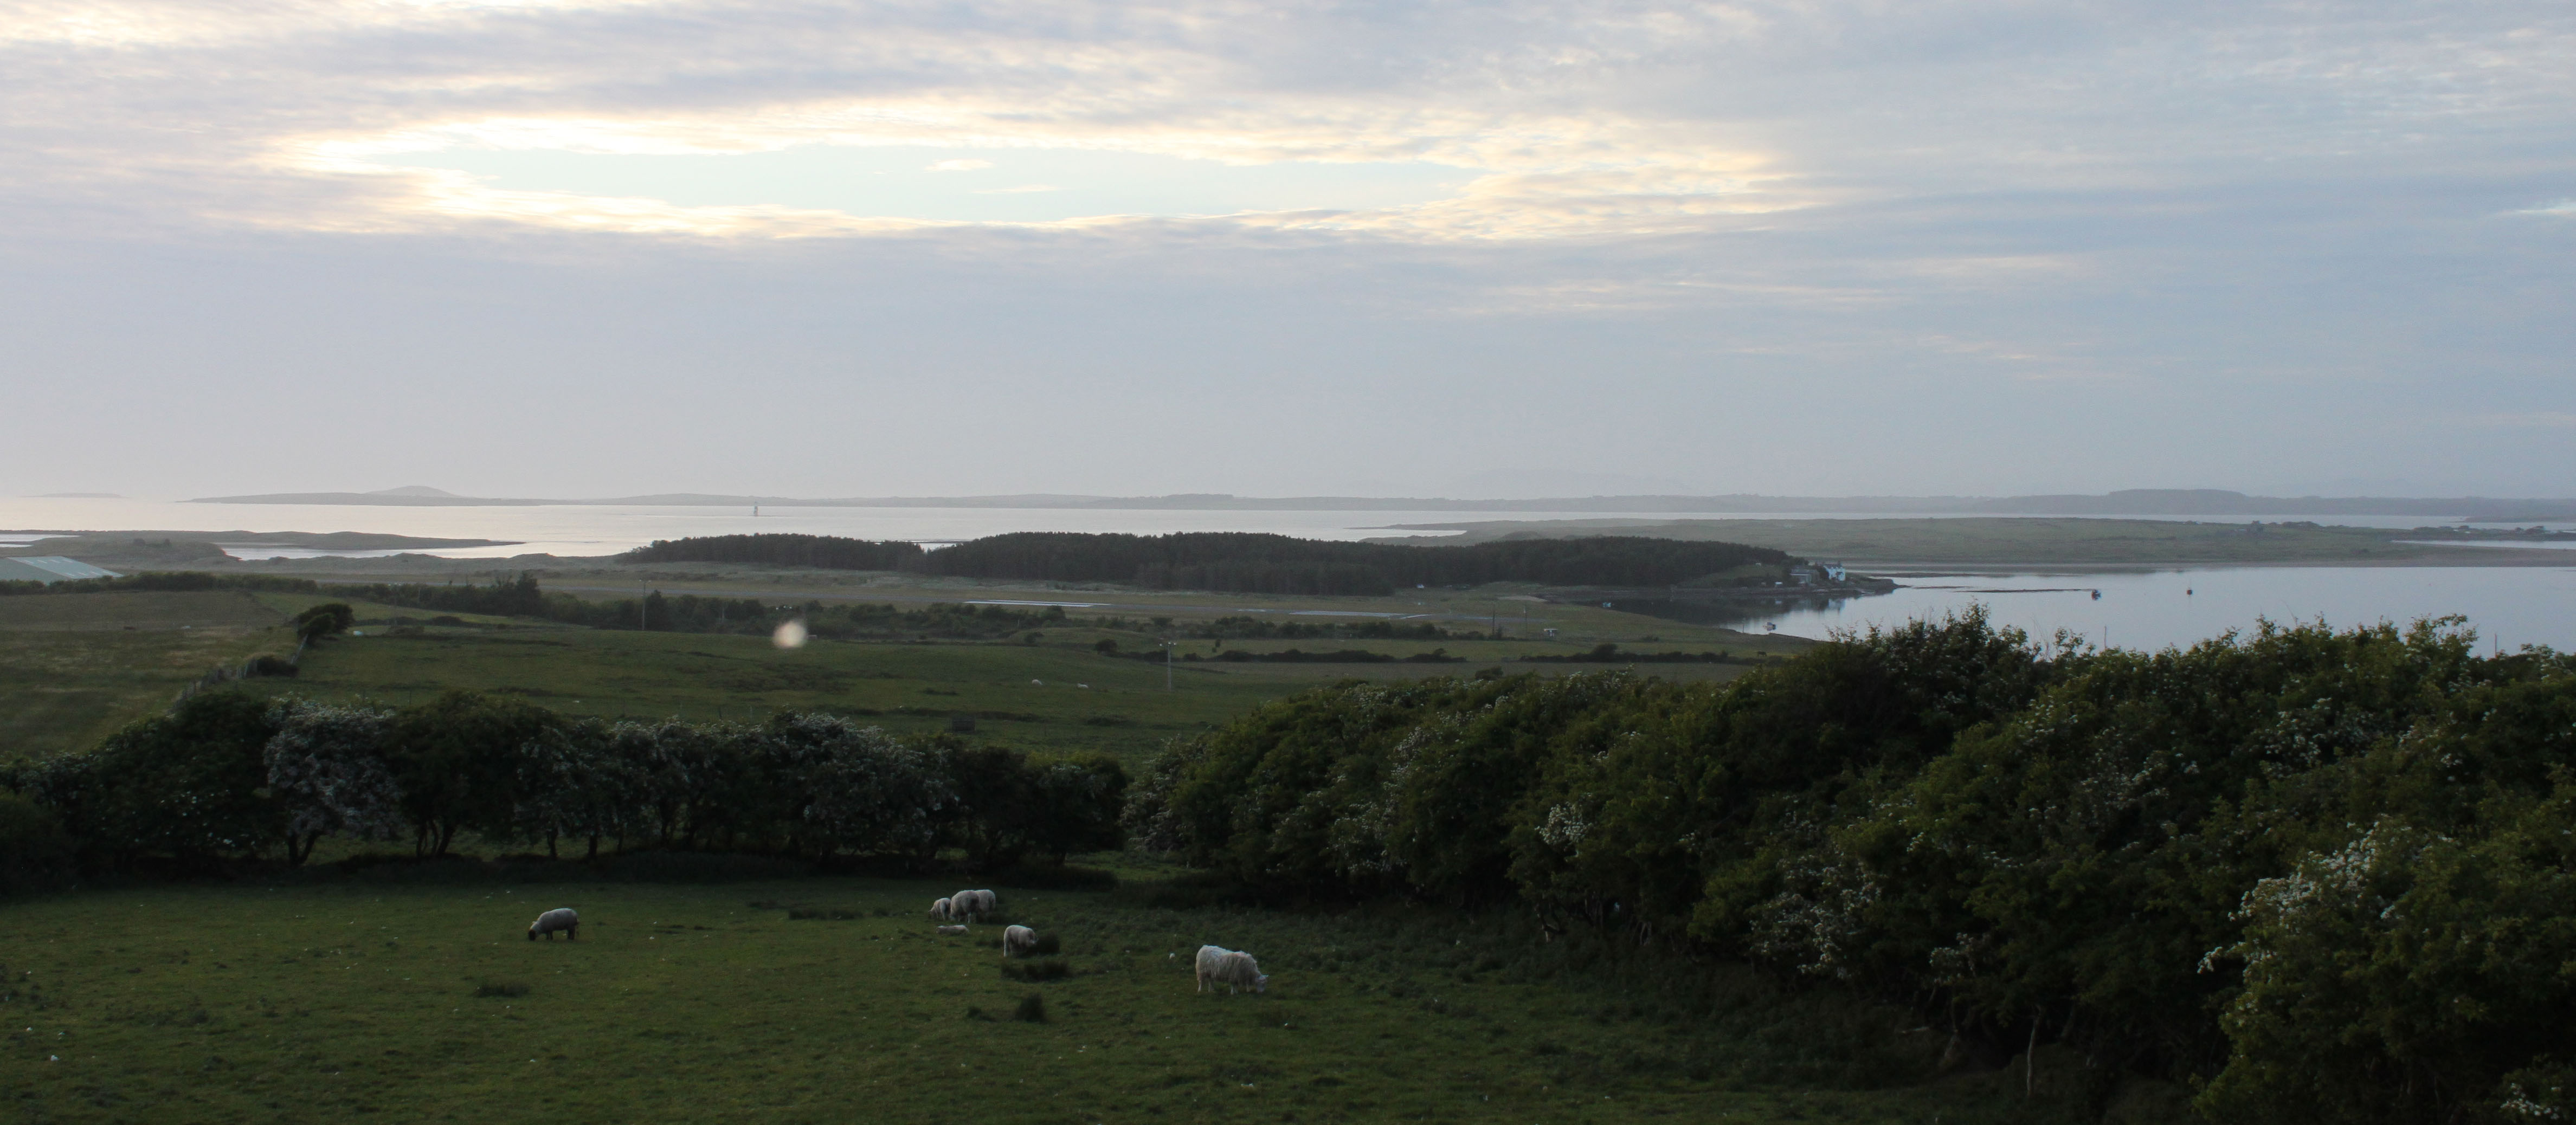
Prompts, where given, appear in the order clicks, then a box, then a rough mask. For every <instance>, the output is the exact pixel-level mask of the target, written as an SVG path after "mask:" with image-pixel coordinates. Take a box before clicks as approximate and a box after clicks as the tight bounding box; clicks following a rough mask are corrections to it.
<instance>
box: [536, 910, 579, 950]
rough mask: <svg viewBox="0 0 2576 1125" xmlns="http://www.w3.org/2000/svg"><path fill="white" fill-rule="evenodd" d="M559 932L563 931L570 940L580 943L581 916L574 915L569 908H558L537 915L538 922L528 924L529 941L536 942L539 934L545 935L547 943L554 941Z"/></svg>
mask: <svg viewBox="0 0 2576 1125" xmlns="http://www.w3.org/2000/svg"><path fill="white" fill-rule="evenodd" d="M557 930H562V931H563V935H564V937H565V938H566V939H568V940H572V941H580V940H581V915H579V914H575V913H573V912H572V908H571V907H569V906H558V907H556V908H554V909H552V910H549V911H546V912H545V913H543V914H540V915H537V920H536V921H534V922H530V923H528V940H529V941H535V940H537V935H538V934H544V935H546V940H547V941H553V940H554V939H555V931H557Z"/></svg>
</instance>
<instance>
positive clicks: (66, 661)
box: [0, 593, 295, 759]
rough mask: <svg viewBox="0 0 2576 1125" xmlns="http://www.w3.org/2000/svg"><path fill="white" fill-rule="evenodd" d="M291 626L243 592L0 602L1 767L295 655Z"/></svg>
mask: <svg viewBox="0 0 2576 1125" xmlns="http://www.w3.org/2000/svg"><path fill="white" fill-rule="evenodd" d="M281 620H282V617H281V615H279V614H278V613H276V612H275V611H273V610H271V609H269V608H267V607H266V606H264V605H262V604H260V603H259V602H258V601H256V600H254V599H252V598H251V597H250V596H248V595H245V594H239V593H193V594H182V593H128V594H80V595H70V596H48V595H28V596H19V597H8V598H0V759H6V758H11V757H16V756H18V755H21V754H26V755H37V754H46V753H52V752H54V751H57V750H62V749H67V748H71V747H76V746H86V745H89V744H90V743H92V742H95V741H97V740H98V739H99V738H100V737H102V736H104V735H106V734H107V733H108V732H109V731H112V730H115V729H116V728H117V727H119V726H121V725H123V724H124V723H126V722H128V721H130V720H132V719H133V718H135V717H136V716H138V715H143V714H148V713H150V712H152V711H153V710H156V709H158V708H160V707H162V706H163V705H165V704H167V703H168V702H169V701H170V699H171V697H172V696H174V695H177V694H178V692H179V689H180V688H181V687H184V686H186V685H187V684H188V683H190V682H192V681H194V680H196V679H197V678H198V677H200V676H203V675H205V674H206V673H207V672H208V671H210V670H212V669H214V668H216V667H218V666H222V665H228V664H239V663H241V662H242V661H244V660H247V659H249V658H250V657H251V656H253V655H256V654H258V653H261V652H279V653H283V652H287V651H291V650H292V649H293V647H294V643H295V642H294V638H293V637H291V636H289V635H287V634H286V632H285V631H284V630H282V629H274V628H272V626H274V625H276V624H277V623H278V622H279V621H281ZM183 625H184V626H187V628H181V626H183Z"/></svg>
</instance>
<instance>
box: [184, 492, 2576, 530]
mask: <svg viewBox="0 0 2576 1125" xmlns="http://www.w3.org/2000/svg"><path fill="white" fill-rule="evenodd" d="M189 503H192V504H336V505H378V506H384V505H392V506H403V507H449V506H453V507H473V506H483V507H489V506H499V505H513V506H517V505H539V504H587V505H609V504H617V505H635V506H648V505H649V506H689V507H709V508H728V507H732V508H747V507H751V506H753V505H759V506H761V507H766V508H1058V509H1063V508H1077V509H1078V508H1102V509H1129V510H1184V511H1192V510H1194V511H1389V512H1404V511H1412V512H1420V511H1441V512H1622V513H1624V512H1689V513H1737V514H1766V515H1768V514H1781V515H1788V514H1799V513H1804V514H1817V515H1835V514H1845V513H1851V514H1858V513H1877V514H1886V515H1909V514H1910V515H1965V514H1985V515H2030V516H2243V517H2247V518H2252V519H2260V518H2265V517H2281V516H2419V517H2427V518H2435V519H2447V520H2460V521H2474V522H2513V521H2517V520H2532V521H2542V520H2569V519H2576V499H2560V500H2512V499H2498V498H2492V497H2483V496H2458V497H2435V498H2424V497H2384V496H2248V495H2246V494H2244V493H2242V492H2231V491H2228V490H2225V489H2216V488H2134V489H2126V490H2123V491H2119V492H2111V493H2105V494H2102V495H2083V494H2067V495H2050V496H2004V497H1985V496H1754V495H1746V494H1733V495H1723V496H1582V497H1566V496H1560V497H1540V498H1533V499H1526V500H1454V499H1447V498H1435V497H1374V496H1279V497H1263V496H1234V495H1229V494H1226V493H1183V494H1178V495H1171V496H1072V495H1064V494H1060V493H1023V494H1019V495H1012V496H873V497H845V498H840V499H823V500H816V499H806V498H800V497H794V496H736V495H725V494H716V493H701V492H665V493H656V494H653V495H649V496H616V497H603V498H595V499H526V498H509V497H493V496H459V495H456V494H455V493H452V492H446V491H442V490H440V489H436V488H431V487H429V486H427V485H417V484H415V485H405V486H403V487H401V488H388V489H384V490H382V491H378V492H272V493H266V494H263V495H258V496H208V497H203V498H201V499H197V500H191V501H189Z"/></svg>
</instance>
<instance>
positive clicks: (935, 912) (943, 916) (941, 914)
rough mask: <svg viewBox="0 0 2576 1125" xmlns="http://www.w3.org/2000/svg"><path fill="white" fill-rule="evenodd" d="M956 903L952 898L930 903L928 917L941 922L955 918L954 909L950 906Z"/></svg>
mask: <svg viewBox="0 0 2576 1125" xmlns="http://www.w3.org/2000/svg"><path fill="white" fill-rule="evenodd" d="M956 901H957V900H956V899H953V898H943V899H940V900H939V901H937V902H934V903H931V904H930V916H931V917H932V918H936V919H938V920H939V921H942V922H945V921H947V920H949V919H951V918H954V917H956V916H957V914H956V912H955V908H954V907H952V906H951V905H950V904H951V903H954V902H956Z"/></svg>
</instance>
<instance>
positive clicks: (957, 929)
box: [939, 926, 966, 937]
mask: <svg viewBox="0 0 2576 1125" xmlns="http://www.w3.org/2000/svg"><path fill="white" fill-rule="evenodd" d="M939 932H940V933H943V934H947V935H948V936H950V937H955V936H957V935H959V934H962V933H965V932H966V927H964V926H941V927H939Z"/></svg>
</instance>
